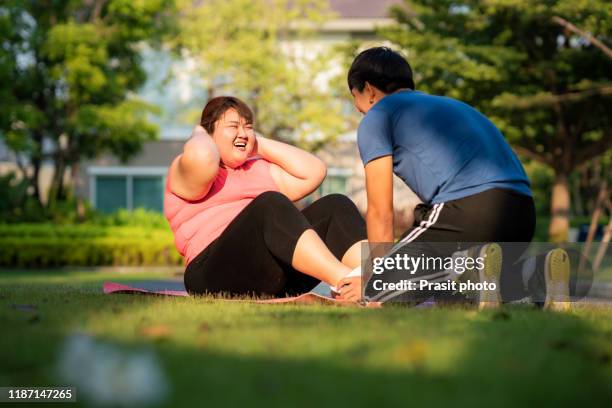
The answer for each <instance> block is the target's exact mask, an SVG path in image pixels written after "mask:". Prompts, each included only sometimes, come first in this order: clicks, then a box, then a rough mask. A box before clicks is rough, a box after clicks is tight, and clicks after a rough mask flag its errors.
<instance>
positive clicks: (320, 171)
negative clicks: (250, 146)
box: [257, 136, 327, 201]
mask: <svg viewBox="0 0 612 408" xmlns="http://www.w3.org/2000/svg"><path fill="white" fill-rule="evenodd" d="M257 153H258V154H259V155H261V156H262V157H263V158H264V159H266V160H267V161H269V162H270V163H272V165H271V166H270V172H271V174H272V178H273V179H274V181H275V182H276V184H277V185H278V187H279V189H280V191H281V193H283V194H285V195H286V196H287V197H289V199H290V200H292V201H296V200H299V199H300V198H303V197H305V196H307V195H308V194H310V193H312V192H313V191H314V190H315V189H316V188H317V187H319V185H321V183H322V182H323V179H324V178H325V176H326V174H327V167H326V166H325V163H323V162H322V161H321V160H320V159H319V158H318V157H316V156H315V155H313V154H311V153H308V152H307V151H305V150H302V149H300V148H297V147H295V146H291V145H289V144H287V143H283V142H279V141H277V140H272V139H267V138H265V137H260V136H258V137H257Z"/></svg>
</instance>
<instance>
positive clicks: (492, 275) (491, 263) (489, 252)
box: [478, 244, 502, 310]
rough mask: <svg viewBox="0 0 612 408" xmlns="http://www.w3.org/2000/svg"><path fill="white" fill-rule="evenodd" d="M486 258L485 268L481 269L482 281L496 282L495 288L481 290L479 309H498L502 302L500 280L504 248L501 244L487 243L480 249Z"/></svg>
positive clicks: (480, 276) (482, 255) (481, 254)
mask: <svg viewBox="0 0 612 408" xmlns="http://www.w3.org/2000/svg"><path fill="white" fill-rule="evenodd" d="M480 256H481V257H483V258H484V268H483V269H480V270H479V278H480V282H487V283H488V284H489V285H490V284H493V283H494V284H495V290H481V291H480V293H479V298H478V309H479V310H484V309H496V308H498V307H499V306H500V304H501V295H500V294H499V281H500V276H501V268H502V249H501V247H500V246H499V244H487V245H485V246H484V247H483V248H482V249H481V250H480Z"/></svg>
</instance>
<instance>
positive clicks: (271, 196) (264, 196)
mask: <svg viewBox="0 0 612 408" xmlns="http://www.w3.org/2000/svg"><path fill="white" fill-rule="evenodd" d="M287 204H291V205H293V203H292V202H291V200H289V198H288V197H287V196H286V195H284V194H283V193H280V192H278V191H266V192H263V193H261V194H260V195H258V196H257V197H255V199H253V202H252V205H261V206H264V207H276V206H286V205H287Z"/></svg>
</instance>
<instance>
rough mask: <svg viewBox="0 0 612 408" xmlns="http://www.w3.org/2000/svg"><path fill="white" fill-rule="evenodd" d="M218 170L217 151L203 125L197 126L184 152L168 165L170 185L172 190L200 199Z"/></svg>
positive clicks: (189, 198)
mask: <svg viewBox="0 0 612 408" xmlns="http://www.w3.org/2000/svg"><path fill="white" fill-rule="evenodd" d="M218 172H219V151H218V150H217V146H216V145H215V142H214V141H213V140H212V138H211V137H210V136H209V135H208V133H207V132H206V130H205V129H204V128H203V127H202V126H196V127H195V128H194V129H193V132H192V134H191V139H189V140H188V141H187V143H185V146H184V147H183V153H182V154H180V155H179V156H178V157H176V158H175V159H174V161H173V162H172V164H171V165H170V187H171V190H172V192H173V193H174V194H176V195H177V196H179V197H181V198H183V199H185V200H189V201H194V200H199V199H201V198H203V197H204V196H206V194H208V191H209V190H210V187H211V186H212V184H213V182H214V180H215V177H217V173H218Z"/></svg>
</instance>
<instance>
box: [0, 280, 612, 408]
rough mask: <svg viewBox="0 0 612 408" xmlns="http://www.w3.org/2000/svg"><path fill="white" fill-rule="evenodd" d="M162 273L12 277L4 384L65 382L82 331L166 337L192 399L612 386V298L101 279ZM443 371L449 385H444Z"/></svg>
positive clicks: (167, 359) (4, 285) (6, 291)
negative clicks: (258, 297) (351, 296)
mask: <svg viewBox="0 0 612 408" xmlns="http://www.w3.org/2000/svg"><path fill="white" fill-rule="evenodd" d="M154 278H166V279H167V278H168V275H167V274H165V275H164V273H162V272H156V273H147V274H112V273H94V272H85V271H81V272H79V271H74V272H69V273H59V272H41V273H35V274H30V273H25V272H20V273H19V274H16V273H12V274H8V275H3V276H2V277H0V305H2V306H1V308H0V319H1V321H2V322H3V327H5V328H9V330H8V331H6V332H5V333H6V334H4V335H3V336H1V337H0V361H2V362H3V363H2V368H1V369H0V383H2V384H14V385H25V384H30V385H32V384H41V385H47V384H50V383H53V381H54V378H55V377H54V372H55V371H54V364H55V362H56V359H57V353H58V349H59V347H60V345H61V344H62V342H63V340H64V339H65V337H66V336H67V335H68V334H70V333H75V332H78V333H86V334H89V335H92V336H94V337H95V338H97V339H100V340H102V341H107V342H110V343H112V344H116V345H119V346H120V347H123V348H127V349H147V350H154V351H155V353H156V354H157V355H158V356H159V358H160V361H161V362H162V365H163V366H164V369H165V371H166V372H167V374H168V377H169V378H170V380H171V389H172V390H173V391H172V392H173V395H172V400H173V401H179V402H182V404H183V405H189V404H190V403H191V401H192V398H193V395H192V394H191V392H193V390H194V389H200V388H202V387H204V388H205V389H206V395H207V401H208V402H210V403H211V404H213V403H215V402H216V403H227V402H228V401H231V402H234V403H236V404H246V403H248V402H252V400H251V398H252V396H253V395H260V394H261V395H263V396H266V397H267V398H269V399H270V401H272V403H274V402H276V403H278V404H281V403H282V401H287V400H290V399H292V398H297V397H305V398H307V399H306V400H308V398H309V397H312V396H313V395H314V393H316V395H319V396H323V395H324V396H325V398H326V401H328V402H329V403H330V404H331V403H337V404H338V403H342V404H346V403H347V400H346V397H345V396H344V395H345V393H346V392H348V393H349V394H350V396H349V401H352V402H357V403H359V404H360V405H367V404H368V401H369V403H376V402H378V403H381V402H385V401H386V402H387V403H398V402H399V401H405V400H406V398H410V399H411V401H413V402H415V403H417V402H419V403H435V402H441V401H448V400H447V399H445V398H447V397H448V395H453V398H454V399H455V400H456V403H457V404H458V405H471V404H472V403H473V402H474V401H478V400H480V398H496V397H497V396H499V395H501V394H502V393H504V394H505V393H511V396H510V397H507V398H509V399H507V400H506V401H507V403H508V405H512V404H514V405H516V404H518V403H521V404H539V403H541V402H542V401H541V395H542V393H545V392H546V390H551V391H552V390H555V393H556V394H555V397H554V398H553V400H554V401H557V402H560V403H562V405H568V401H576V402H577V401H579V400H580V398H582V397H583V396H584V395H589V396H590V397H589V398H590V400H591V401H604V400H605V399H606V398H609V397H610V393H609V387H607V386H606V385H605V384H609V382H610V380H612V367H611V363H610V356H612V341H611V339H612V313H611V309H610V308H609V306H601V305H600V306H585V305H581V306H579V307H577V308H575V310H573V311H572V312H571V313H568V314H554V313H545V312H542V311H540V310H537V309H535V308H533V307H529V306H520V307H507V308H504V309H502V310H500V311H487V312H483V313H480V312H477V311H475V310H473V309H468V308H465V307H453V308H448V307H447V308H431V309H414V308H413V309H409V308H402V307H390V308H383V309H360V308H354V307H335V306H297V305H282V306H281V305H258V304H251V303H246V302H232V301H224V300H218V299H213V298H210V297H202V298H171V297H157V296H137V295H136V296H134V295H103V294H102V291H101V286H102V282H103V281H104V280H114V281H130V280H138V279H154ZM543 370H545V371H546V372H547V373H548V374H547V376H545V378H542V375H541V373H542V372H543ZM587 378H588V381H587V380H586V379H587ZM577 379H584V381H583V380H577ZM474 382H477V383H479V384H481V385H482V386H483V387H485V389H484V390H481V391H479V394H477V397H475V396H474V395H475V394H473V393H469V392H466V390H468V389H470V387H471V385H472V384H473V383H474ZM533 382H537V383H538V387H535V388H534V387H533V386H532V384H533ZM441 384H443V387H444V389H445V392H446V393H447V394H441V393H438V392H437V391H436V390H437V389H439V387H440V385H441ZM339 390H343V393H339V392H338V391H339ZM474 398H476V399H474ZM554 401H553V402H554ZM547 402H551V401H547ZM511 403H512V404H511Z"/></svg>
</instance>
